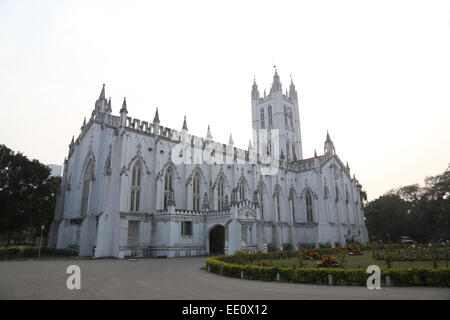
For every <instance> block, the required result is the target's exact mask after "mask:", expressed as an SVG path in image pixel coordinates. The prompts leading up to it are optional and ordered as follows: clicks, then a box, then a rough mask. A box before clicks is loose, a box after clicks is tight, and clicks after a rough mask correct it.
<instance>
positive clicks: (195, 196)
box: [192, 172, 200, 211]
mask: <svg viewBox="0 0 450 320" xmlns="http://www.w3.org/2000/svg"><path fill="white" fill-rule="evenodd" d="M192 203H193V204H192V207H193V209H194V211H198V210H200V174H199V173H198V172H197V173H196V174H195V175H194V183H193V187H192Z"/></svg>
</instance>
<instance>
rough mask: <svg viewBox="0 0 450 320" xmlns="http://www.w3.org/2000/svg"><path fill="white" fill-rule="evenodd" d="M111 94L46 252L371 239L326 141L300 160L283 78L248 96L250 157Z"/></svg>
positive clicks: (356, 193) (227, 249)
mask: <svg viewBox="0 0 450 320" xmlns="http://www.w3.org/2000/svg"><path fill="white" fill-rule="evenodd" d="M128 111H129V110H128V106H127V103H126V100H125V99H124V100H123V104H122V108H121V109H120V111H119V115H113V112H112V107H111V98H109V99H107V98H106V95H105V86H104V85H103V88H102V90H101V93H100V96H99V98H98V100H97V101H96V103H95V107H94V109H93V111H92V114H91V116H90V118H89V120H88V121H86V118H85V119H84V122H83V124H82V126H81V131H80V133H79V135H78V137H77V138H76V139H75V138H74V137H73V138H72V141H71V143H70V145H69V153H68V156H67V158H66V159H65V160H64V166H63V172H62V174H63V176H62V184H61V192H60V194H59V195H58V198H57V203H56V208H55V216H54V221H53V223H52V225H51V228H50V235H49V242H48V246H49V247H56V248H74V249H77V250H78V252H79V255H80V256H92V257H93V258H100V257H115V258H119V259H123V258H126V257H163V256H165V257H179V256H194V255H206V254H216V253H224V254H232V253H234V252H236V251H237V250H248V251H250V252H255V251H258V250H261V251H263V252H266V251H268V250H274V249H277V250H282V249H286V248H294V249H297V248H298V247H299V246H301V245H305V246H318V245H321V244H329V245H332V246H335V245H344V244H345V243H347V242H359V243H366V242H368V232H367V228H366V225H365V218H364V212H363V208H362V203H361V198H360V191H361V189H360V188H361V186H360V184H359V183H358V181H357V180H356V178H355V176H354V175H353V176H352V175H351V174H350V168H349V165H348V163H347V164H345V165H344V164H343V162H342V161H341V159H340V158H339V157H338V156H337V154H336V151H335V147H334V144H333V141H332V140H331V138H330V135H329V134H328V132H327V134H326V138H325V142H324V149H323V154H321V155H318V154H317V153H316V152H315V154H314V157H312V158H307V159H304V158H303V154H302V139H301V130H300V128H301V127H300V114H299V106H298V96H297V90H296V88H295V85H294V83H293V81H292V79H291V83H290V85H289V88H288V89H286V90H285V92H284V93H283V90H282V84H281V81H280V77H279V75H278V73H277V70H276V69H275V71H274V76H273V82H272V85H271V88H270V91H269V93H268V94H266V92H265V91H264V93H263V94H262V95H260V92H259V89H258V86H257V84H256V81H254V82H253V86H252V90H251V112H252V128H253V139H252V140H251V141H250V143H249V146H248V149H247V150H243V149H239V148H236V147H235V146H234V143H233V139H232V137H231V135H230V139H229V141H228V143H226V144H224V143H218V142H216V141H214V140H213V138H212V135H211V130H210V128H209V126H208V129H207V133H206V136H205V137H197V136H194V135H191V134H189V130H188V125H187V121H186V117H185V118H184V122H183V125H182V128H181V130H175V129H171V128H167V127H164V126H162V125H161V124H160V119H159V113H158V109H156V112H155V116H154V119H153V121H152V122H150V121H142V120H139V119H136V118H132V117H130V116H129V115H128Z"/></svg>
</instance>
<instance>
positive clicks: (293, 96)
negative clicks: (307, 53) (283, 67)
mask: <svg viewBox="0 0 450 320" xmlns="http://www.w3.org/2000/svg"><path fill="white" fill-rule="evenodd" d="M289 98H291V99H292V100H297V90H295V85H294V81H292V75H291V84H290V85H289Z"/></svg>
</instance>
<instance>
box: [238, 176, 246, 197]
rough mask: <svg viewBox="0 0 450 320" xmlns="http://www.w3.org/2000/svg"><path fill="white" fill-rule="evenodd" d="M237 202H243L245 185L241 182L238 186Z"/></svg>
mask: <svg viewBox="0 0 450 320" xmlns="http://www.w3.org/2000/svg"><path fill="white" fill-rule="evenodd" d="M239 200H240V201H243V200H245V184H244V181H242V182H241V184H240V185H239Z"/></svg>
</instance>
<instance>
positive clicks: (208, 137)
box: [206, 124, 212, 140]
mask: <svg viewBox="0 0 450 320" xmlns="http://www.w3.org/2000/svg"><path fill="white" fill-rule="evenodd" d="M206 138H207V139H208V140H211V139H212V135H211V128H210V127H209V124H208V130H207V131H206Z"/></svg>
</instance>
